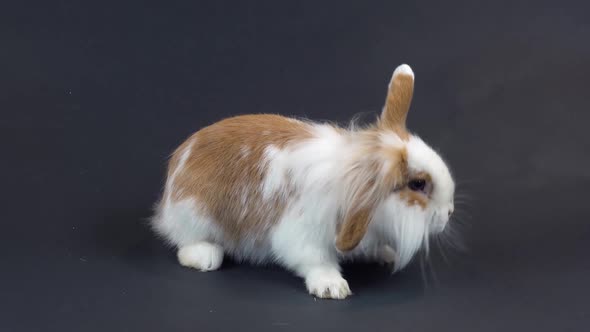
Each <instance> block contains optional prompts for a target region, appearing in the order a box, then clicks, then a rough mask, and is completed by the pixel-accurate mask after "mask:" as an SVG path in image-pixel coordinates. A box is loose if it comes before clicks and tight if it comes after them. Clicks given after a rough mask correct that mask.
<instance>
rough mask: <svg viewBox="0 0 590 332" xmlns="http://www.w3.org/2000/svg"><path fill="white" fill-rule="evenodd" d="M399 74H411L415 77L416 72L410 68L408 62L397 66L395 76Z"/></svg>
mask: <svg viewBox="0 0 590 332" xmlns="http://www.w3.org/2000/svg"><path fill="white" fill-rule="evenodd" d="M398 75H409V76H412V78H414V72H413V71H412V68H410V66H408V65H406V64H402V65H399V66H398V67H397V68H395V70H394V71H393V77H396V76H398Z"/></svg>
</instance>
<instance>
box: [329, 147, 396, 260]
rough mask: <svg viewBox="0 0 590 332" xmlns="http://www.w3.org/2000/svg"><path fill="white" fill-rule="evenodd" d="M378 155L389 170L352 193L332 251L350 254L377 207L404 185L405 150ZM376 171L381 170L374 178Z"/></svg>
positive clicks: (384, 152)
mask: <svg viewBox="0 0 590 332" xmlns="http://www.w3.org/2000/svg"><path fill="white" fill-rule="evenodd" d="M380 153H381V154H382V155H383V157H384V158H386V160H387V161H388V163H387V164H388V165H389V169H388V170H387V171H386V172H385V174H383V173H381V175H375V176H374V177H373V178H372V179H370V180H368V181H366V182H364V183H362V185H360V186H358V188H359V189H358V190H356V191H355V192H354V193H353V196H352V199H351V200H350V201H349V202H350V203H349V205H348V206H347V209H346V212H345V213H344V221H343V222H342V224H341V225H340V229H339V230H338V235H337V237H336V248H338V250H340V251H350V250H352V249H354V248H355V247H356V246H357V245H358V244H359V243H360V242H361V240H362V239H363V237H364V236H365V233H366V232H367V228H368V227H369V223H370V221H371V219H372V218H373V213H374V211H375V209H376V208H377V206H378V205H379V203H380V202H381V201H382V199H384V198H385V197H386V196H387V195H388V194H389V193H390V192H391V191H392V190H395V189H396V188H399V187H400V186H402V185H403V184H404V183H405V181H406V180H405V178H406V176H407V171H408V156H407V151H406V149H405V148H388V149H384V150H382V151H381V152H380ZM374 168H375V167H374ZM378 169H382V168H381V166H379V167H378V168H375V169H374V170H373V171H374V172H375V174H377V173H378V171H377V170H378Z"/></svg>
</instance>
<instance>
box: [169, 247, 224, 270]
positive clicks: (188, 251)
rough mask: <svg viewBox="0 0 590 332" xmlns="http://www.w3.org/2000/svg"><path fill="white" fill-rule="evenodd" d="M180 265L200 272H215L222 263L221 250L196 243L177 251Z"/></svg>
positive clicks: (220, 248)
mask: <svg viewBox="0 0 590 332" xmlns="http://www.w3.org/2000/svg"><path fill="white" fill-rule="evenodd" d="M177 255H178V261H179V262H180V264H181V265H183V266H187V267H192V268H195V269H197V270H201V271H213V270H217V269H218V268H219V267H220V266H221V262H222V261H223V248H222V247H221V246H219V245H217V244H213V243H209V242H198V243H196V244H191V245H189V246H185V247H181V248H180V249H179V250H178V253H177Z"/></svg>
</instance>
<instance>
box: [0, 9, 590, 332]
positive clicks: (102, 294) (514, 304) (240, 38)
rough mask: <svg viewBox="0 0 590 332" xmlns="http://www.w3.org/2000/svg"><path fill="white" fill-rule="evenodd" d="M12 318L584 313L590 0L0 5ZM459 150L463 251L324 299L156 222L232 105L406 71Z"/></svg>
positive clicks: (588, 290) (322, 94)
mask: <svg viewBox="0 0 590 332" xmlns="http://www.w3.org/2000/svg"><path fill="white" fill-rule="evenodd" d="M1 6H2V7H3V10H1V11H0V12H1V14H0V15H1V16H2V19H1V20H0V26H1V28H0V34H1V36H2V37H1V39H0V40H1V41H2V46H1V50H0V63H1V65H0V68H1V69H0V70H1V72H0V110H1V112H2V113H1V114H2V116H1V120H0V121H1V128H0V137H1V140H0V141H1V143H0V146H1V148H2V149H1V151H2V162H1V163H0V165H1V166H0V167H1V168H0V169H1V171H2V172H1V174H2V186H3V188H2V190H0V195H1V196H0V198H1V201H2V203H3V204H2V207H3V208H2V209H1V210H0V216H1V222H2V231H1V232H0V238H1V241H0V249H1V250H0V257H1V260H0V262H1V266H2V267H1V280H2V281H1V282H0V293H1V296H0V330H2V331H213V330H216V331H229V330H234V331H245V330H252V331H264V330H273V331H310V330H320V329H321V330H339V331H365V330H366V331H587V330H588V329H589V328H590V327H589V323H590V305H589V298H590V297H589V295H590V284H589V282H588V281H589V280H590V261H589V259H588V253H589V249H590V222H589V220H588V219H589V216H590V207H589V204H588V197H589V196H588V193H587V189H586V188H587V186H588V185H590V177H589V172H590V171H589V170H590V154H589V153H588V151H589V149H590V140H589V135H588V133H587V127H588V123H589V121H590V116H589V111H590V97H589V84H588V78H589V77H590V60H589V59H590V42H589V41H590V19H589V17H590V16H589V15H588V13H589V12H590V5H588V4H587V2H586V3H585V2H583V1H580V2H578V3H574V2H566V1H552V2H549V1H532V0H531V1H490V2H485V3H484V2H478V1H384V2H379V3H378V2H370V1H308V2H294V1H293V2H287V1H285V2H277V1H265V2H257V1H256V2H250V1H242V2H240V1H235V2H225V1H208V2H206V1H179V2H147V1H120V2H115V3H107V2H94V3H91V2H83V1H38V2H36V3H30V2H18V3H16V2H15V3H12V4H9V3H3V4H2V5H1ZM401 63H408V64H410V65H411V66H412V68H413V69H414V71H415V73H416V90H415V95H414V102H413V105H412V109H411V111H410V115H409V119H408V126H409V127H410V129H411V130H413V131H415V132H416V133H418V134H419V135H421V136H422V137H424V138H425V140H426V141H428V142H429V143H431V144H432V145H433V146H434V147H435V148H436V149H437V150H439V151H441V153H442V155H443V156H444V157H445V158H446V159H447V160H448V162H449V164H450V165H451V167H452V170H453V172H454V174H455V176H456V179H457V182H458V183H459V187H458V192H459V194H460V195H462V197H463V198H462V199H461V200H462V201H463V202H464V203H463V204H461V205H460V206H459V207H458V208H459V210H460V211H459V212H458V218H459V219H460V220H459V221H457V226H459V227H458V229H459V230H460V233H461V237H462V238H463V242H464V243H465V246H466V247H467V250H466V251H465V252H463V253H461V252H457V251H454V250H452V249H450V248H449V247H447V250H446V252H447V256H448V257H447V258H448V262H445V260H444V258H443V257H442V255H441V254H440V250H437V249H436V248H435V249H434V253H433V255H432V259H431V261H430V264H429V265H427V266H426V267H425V268H424V269H422V268H421V267H420V264H419V261H416V263H415V264H413V265H411V266H410V267H409V268H408V269H407V270H405V271H403V272H402V273H400V274H397V275H394V276H390V275H389V274H388V273H387V271H385V270H384V269H382V268H379V267H378V266H373V265H353V266H346V267H345V270H344V274H345V277H347V279H348V281H349V282H350V285H351V288H352V289H353V291H354V292H355V295H354V296H353V297H351V298H349V299H348V300H346V301H320V300H317V301H316V300H314V299H313V297H311V296H309V295H308V294H307V292H306V290H305V288H304V284H303V282H302V281H301V280H300V279H298V278H296V277H294V276H292V274H291V273H289V272H286V271H284V270H282V269H279V268H274V267H251V266H247V265H236V264H233V263H231V262H229V261H226V262H225V263H224V265H223V267H222V269H221V270H220V271H218V272H213V273H198V272H196V271H192V270H188V269H185V268H182V267H180V266H179V264H178V263H177V262H176V260H175V255H174V253H173V252H172V251H170V250H168V249H166V248H165V247H164V246H163V245H162V243H161V242H160V241H158V240H156V239H155V238H154V236H153V235H152V233H151V232H150V231H149V229H148V227H147V226H146V222H145V220H146V218H147V217H149V215H150V213H151V207H152V204H153V203H154V202H155V201H156V199H157V198H158V195H159V194H160V190H161V187H162V184H163V175H164V170H165V162H166V160H167V156H168V155H169V154H170V153H171V152H172V150H173V149H174V148H175V147H176V146H177V145H178V144H180V143H181V141H182V140H183V139H185V138H186V137H187V136H188V135H189V134H191V133H192V132H194V131H196V130H198V129H199V128H201V127H203V126H205V125H208V124H210V123H212V122H214V121H217V120H219V119H221V118H223V117H226V116H230V115H236V114H243V113H260V112H269V113H279V114H283V115H295V116H304V117H308V118H311V119H315V120H334V121H339V122H340V123H342V124H346V122H347V121H348V120H349V119H351V118H352V117H353V116H354V115H356V114H359V113H361V114H364V118H365V119H370V118H372V117H373V116H374V115H375V114H377V112H379V110H380V108H381V106H382V103H383V101H384V98H385V92H386V87H387V83H388V81H389V78H390V76H391V73H392V71H393V69H394V68H395V67H396V66H397V65H399V64H401Z"/></svg>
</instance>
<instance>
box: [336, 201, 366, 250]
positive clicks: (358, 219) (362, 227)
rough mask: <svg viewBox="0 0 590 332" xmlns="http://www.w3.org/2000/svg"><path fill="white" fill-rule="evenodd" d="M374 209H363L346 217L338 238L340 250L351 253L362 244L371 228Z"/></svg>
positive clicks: (337, 242)
mask: <svg viewBox="0 0 590 332" xmlns="http://www.w3.org/2000/svg"><path fill="white" fill-rule="evenodd" d="M373 209H374V207H373V206H366V207H362V208H360V209H358V210H356V211H354V212H352V213H351V214H349V215H347V216H346V217H345V220H344V223H342V226H341V228H340V231H339V232H338V237H337V238H336V248H338V250H340V251H350V250H352V249H354V248H355V247H356V246H357V245H358V244H359V243H360V242H361V240H362V239H363V236H365V233H366V232H367V228H368V227H369V221H370V220H371V217H372V213H373Z"/></svg>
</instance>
